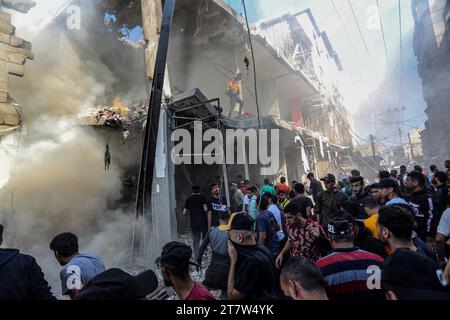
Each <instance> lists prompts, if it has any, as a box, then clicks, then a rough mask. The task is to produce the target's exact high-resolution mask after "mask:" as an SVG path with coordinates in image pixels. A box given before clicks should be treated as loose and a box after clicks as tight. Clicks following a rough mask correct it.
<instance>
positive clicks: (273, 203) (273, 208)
mask: <svg viewBox="0 0 450 320" xmlns="http://www.w3.org/2000/svg"><path fill="white" fill-rule="evenodd" d="M264 197H266V198H267V200H269V207H268V208H267V210H268V211H270V212H271V213H272V215H273V216H274V217H275V219H276V220H277V223H278V229H279V230H278V232H277V237H278V241H279V242H280V244H282V243H284V242H285V238H286V235H285V233H284V228H283V227H284V225H285V223H284V217H282V215H281V211H280V209H279V208H278V206H277V197H275V196H272V195H271V194H270V193H269V192H266V193H265V194H264Z"/></svg>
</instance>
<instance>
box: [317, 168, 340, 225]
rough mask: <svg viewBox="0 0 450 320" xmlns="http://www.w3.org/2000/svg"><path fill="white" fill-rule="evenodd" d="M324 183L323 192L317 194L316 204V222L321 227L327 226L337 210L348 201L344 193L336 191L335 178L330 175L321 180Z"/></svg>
mask: <svg viewBox="0 0 450 320" xmlns="http://www.w3.org/2000/svg"><path fill="white" fill-rule="evenodd" d="M321 180H322V181H323V182H324V183H325V191H323V192H321V193H319V195H318V196H317V202H316V215H317V221H318V222H319V223H321V224H322V226H327V225H328V222H329V221H330V218H332V217H333V215H334V213H335V212H337V211H338V210H339V209H342V204H343V203H344V202H345V201H347V200H348V198H347V196H346V195H345V193H343V192H341V191H339V190H337V189H336V177H335V176H334V175H332V174H331V173H329V174H327V175H326V176H325V177H323V178H322V179H321Z"/></svg>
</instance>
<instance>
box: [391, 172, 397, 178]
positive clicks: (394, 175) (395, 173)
mask: <svg viewBox="0 0 450 320" xmlns="http://www.w3.org/2000/svg"><path fill="white" fill-rule="evenodd" d="M397 176H398V171H397V170H391V177H394V178H397Z"/></svg>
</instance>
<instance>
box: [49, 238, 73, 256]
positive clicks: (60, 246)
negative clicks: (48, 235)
mask: <svg viewBox="0 0 450 320" xmlns="http://www.w3.org/2000/svg"><path fill="white" fill-rule="evenodd" d="M50 250H53V251H57V252H58V253H59V254H60V255H61V256H62V257H64V258H67V257H70V256H73V255H74V254H75V253H77V252H78V238H77V236H76V235H74V234H73V233H70V232H65V233H61V234H58V235H57V236H56V237H54V238H53V240H52V242H50Z"/></svg>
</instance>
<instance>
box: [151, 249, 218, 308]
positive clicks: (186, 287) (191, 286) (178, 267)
mask: <svg viewBox="0 0 450 320" xmlns="http://www.w3.org/2000/svg"><path fill="white" fill-rule="evenodd" d="M191 256H192V249H191V248H190V247H189V246H188V245H186V244H184V243H180V242H169V243H168V244H166V245H165V246H164V247H163V249H162V253H161V256H160V257H159V258H158V259H156V265H157V266H158V268H159V269H160V270H161V274H162V276H163V278H164V284H165V285H166V286H167V287H173V289H174V290H175V292H176V293H177V296H178V298H179V299H180V300H186V301H189V300H191V301H194V300H216V299H215V298H214V297H213V295H212V294H211V293H210V292H209V291H208V290H207V289H206V288H205V287H204V286H202V285H201V284H198V283H195V282H194V281H193V280H192V278H191V276H190V275H189V266H190V265H194V266H196V267H199V266H198V265H197V264H196V263H194V262H191V261H190V259H191Z"/></svg>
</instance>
